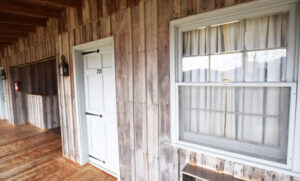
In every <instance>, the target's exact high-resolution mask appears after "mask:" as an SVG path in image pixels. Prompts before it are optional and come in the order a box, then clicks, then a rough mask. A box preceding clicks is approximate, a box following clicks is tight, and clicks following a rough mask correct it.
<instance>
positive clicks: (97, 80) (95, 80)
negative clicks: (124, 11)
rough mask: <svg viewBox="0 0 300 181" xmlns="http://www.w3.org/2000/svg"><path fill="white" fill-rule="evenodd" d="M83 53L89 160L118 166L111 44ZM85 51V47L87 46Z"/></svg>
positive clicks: (116, 168) (109, 169) (114, 167)
mask: <svg viewBox="0 0 300 181" xmlns="http://www.w3.org/2000/svg"><path fill="white" fill-rule="evenodd" d="M98 49H99V50H100V52H99V53H97V52H95V53H90V54H87V55H84V56H83V60H84V84H85V104H86V118H87V126H88V130H87V131H88V145H89V156H90V160H91V161H92V162H93V163H95V164H97V165H99V166H101V167H103V168H105V169H107V170H108V171H111V172H113V173H117V170H118V157H119V155H118V130H117V112H116V90H115V73H114V56H113V45H106V46H101V47H99V48H98ZM87 51H88V50H87Z"/></svg>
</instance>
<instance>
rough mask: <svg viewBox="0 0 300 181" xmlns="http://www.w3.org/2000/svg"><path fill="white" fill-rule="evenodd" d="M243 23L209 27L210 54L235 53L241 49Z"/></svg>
mask: <svg viewBox="0 0 300 181" xmlns="http://www.w3.org/2000/svg"><path fill="white" fill-rule="evenodd" d="M243 27H244V22H243V21H239V22H229V23H227V24H222V25H215V26H211V34H210V39H211V41H210V42H211V44H210V45H211V46H210V47H211V54H215V53H222V52H236V51H241V50H242V49H243V38H242V37H243V34H244V28H243Z"/></svg>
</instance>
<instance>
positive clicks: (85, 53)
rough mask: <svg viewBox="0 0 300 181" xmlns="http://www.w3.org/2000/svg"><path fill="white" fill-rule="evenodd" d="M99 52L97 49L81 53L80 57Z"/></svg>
mask: <svg viewBox="0 0 300 181" xmlns="http://www.w3.org/2000/svg"><path fill="white" fill-rule="evenodd" d="M99 52H100V50H99V49H97V50H95V51H89V52H82V55H87V54H91V53H99Z"/></svg>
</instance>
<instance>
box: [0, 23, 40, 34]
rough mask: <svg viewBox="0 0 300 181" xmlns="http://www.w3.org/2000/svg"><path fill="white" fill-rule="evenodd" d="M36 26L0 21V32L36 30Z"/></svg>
mask: <svg viewBox="0 0 300 181" xmlns="http://www.w3.org/2000/svg"><path fill="white" fill-rule="evenodd" d="M35 30H36V27H35V26H30V25H14V24H7V23H0V32H7V31H9V32H35Z"/></svg>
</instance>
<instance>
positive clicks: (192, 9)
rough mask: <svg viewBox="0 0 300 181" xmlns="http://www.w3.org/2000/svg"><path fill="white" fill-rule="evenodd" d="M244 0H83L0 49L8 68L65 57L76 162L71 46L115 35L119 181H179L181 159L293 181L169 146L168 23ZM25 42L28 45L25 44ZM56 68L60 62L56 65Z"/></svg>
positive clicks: (67, 116) (67, 140) (70, 146)
mask: <svg viewBox="0 0 300 181" xmlns="http://www.w3.org/2000/svg"><path fill="white" fill-rule="evenodd" d="M242 2H245V0H212V1H207V0H144V1H141V0H119V1H116V0H83V2H82V12H77V10H76V9H71V8H68V9H66V11H64V12H63V13H62V18H61V21H58V20H54V19H51V20H50V21H49V25H48V27H47V28H39V29H38V31H37V33H36V34H31V35H30V37H29V38H27V39H22V40H20V41H19V43H17V44H15V45H13V46H12V47H9V48H8V49H6V50H5V52H2V55H3V54H4V56H1V57H2V58H1V59H2V62H3V65H4V67H5V69H6V71H8V67H9V66H12V65H17V64H21V63H25V62H31V61H36V60H38V59H40V58H45V57H47V56H53V55H56V57H57V60H59V59H60V56H61V55H62V54H63V55H65V56H66V59H67V61H68V63H69V64H70V72H71V75H70V76H69V77H61V76H59V77H58V92H59V95H58V97H59V98H58V99H59V107H60V120H61V125H62V142H63V154H64V156H65V157H67V158H70V159H72V160H74V161H78V160H79V155H78V144H77V140H78V137H77V127H76V124H75V118H76V114H75V104H76V103H75V101H74V85H73V79H74V77H73V65H72V46H73V45H78V44H82V43H86V42H89V41H93V40H97V39H101V38H104V37H109V36H114V38H115V61H116V84H117V85H116V86H117V110H118V126H119V127H118V129H119V150H120V170H121V179H122V180H128V181H132V180H151V181H152V180H161V181H166V180H178V179H179V171H180V170H181V169H182V168H183V166H184V165H185V164H186V163H187V162H193V163H197V164H198V165H201V166H204V167H207V168H211V169H214V170H217V171H218V172H225V173H229V174H231V175H234V176H236V177H239V178H252V179H263V180H291V179H292V177H289V176H286V175H281V174H278V173H275V172H270V171H266V170H263V169H258V168H253V167H250V166H246V165H242V164H238V163H234V162H230V161H227V160H224V159H219V158H215V157H211V156H207V155H202V154H196V153H190V152H188V151H186V150H182V149H175V148H172V147H171V145H170V142H171V136H170V134H171V133H170V124H171V121H170V114H169V113H170V111H169V108H170V94H169V88H170V80H169V79H170V77H169V21H170V20H172V19H176V18H180V17H185V16H188V15H193V14H197V13H202V12H204V11H209V10H213V9H217V8H223V7H227V6H231V5H235V4H238V3H242ZM24 45H26V46H24ZM57 63H58V62H57Z"/></svg>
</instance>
